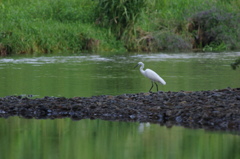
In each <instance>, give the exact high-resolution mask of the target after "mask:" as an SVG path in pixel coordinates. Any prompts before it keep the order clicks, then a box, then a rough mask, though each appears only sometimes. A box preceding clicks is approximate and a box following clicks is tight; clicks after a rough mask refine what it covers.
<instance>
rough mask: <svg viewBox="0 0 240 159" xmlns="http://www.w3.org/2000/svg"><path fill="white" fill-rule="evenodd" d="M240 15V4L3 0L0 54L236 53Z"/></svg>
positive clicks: (236, 1) (212, 0)
mask: <svg viewBox="0 0 240 159" xmlns="http://www.w3.org/2000/svg"><path fill="white" fill-rule="evenodd" d="M120 2H121V3H120ZM130 2H131V3H132V4H135V5H132V4H130ZM142 2H143V3H142ZM143 4H144V5H143ZM104 5H107V6H109V7H107V8H106V7H105V8H104ZM101 7H102V8H101ZM108 8H109V9H108ZM239 11H240V1H239V0H218V1H216V0H170V1H167V0H146V1H139V0H132V1H127V0H122V1H120V0H36V1H31V0H1V1H0V54H1V55H4V53H6V52H7V53H11V54H26V53H27V54H38V53H66V52H67V53H80V52H81V53H91V52H93V53H100V54H101V53H104V52H110V53H112V54H116V53H123V52H127V51H128V52H138V51H140V52H144V51H148V52H158V51H169V50H170V51H182V50H188V51H189V50H190V51H191V50H192V48H194V47H195V48H197V49H201V50H205V51H224V50H237V49H240V14H239ZM100 13H101V14H100ZM196 22H197V23H199V24H200V25H199V26H200V27H201V29H200V30H199V29H195V30H192V31H189V25H190V24H192V23H195V25H196ZM199 31H202V32H204V33H205V34H207V35H205V38H206V39H207V38H210V37H212V36H214V38H213V40H212V41H207V42H205V41H204V40H202V39H200V42H196V37H199ZM197 40H198V41H199V39H197ZM6 50H7V51H6Z"/></svg>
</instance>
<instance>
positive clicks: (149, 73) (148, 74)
mask: <svg viewBox="0 0 240 159" xmlns="http://www.w3.org/2000/svg"><path fill="white" fill-rule="evenodd" d="M137 66H141V67H140V72H141V73H142V74H143V75H144V76H145V77H147V78H149V79H150V80H151V81H152V86H151V88H150V90H149V92H150V91H151V89H152V87H153V82H154V83H155V85H156V87H157V91H158V85H157V83H156V82H159V83H161V84H162V85H165V84H166V82H165V81H164V79H162V78H161V77H160V76H159V75H158V74H157V73H156V72H154V71H153V70H151V69H146V70H145V71H144V70H143V68H144V63H142V62H138V64H137V65H136V66H135V67H137Z"/></svg>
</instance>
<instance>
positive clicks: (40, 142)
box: [0, 117, 240, 159]
mask: <svg viewBox="0 0 240 159" xmlns="http://www.w3.org/2000/svg"><path fill="white" fill-rule="evenodd" d="M139 128H140V127H139V123H135V122H134V123H129V122H109V121H102V120H79V121H72V120H71V119H58V120H50V119H48V120H37V119H22V118H18V117H11V118H9V119H1V120H0V130H1V131H0V144H1V145H4V146H2V147H1V153H0V158H4V159H5V158H6V159H18V158H24V159H25V158H26V159H45V158H46V159H47V158H51V159H66V158H69V159H70V158H71V159H72V158H84V159H93V158H97V159H113V158H114V159H122V158H126V159H130V158H131V159H135V158H138V159H146V158H150V159H159V158H184V159H192V158H195V157H196V154H197V157H198V158H211V159H226V158H231V159H232V158H235V159H237V158H239V157H240V153H239V136H238V135H232V134H227V133H222V132H219V133H218V132H206V131H204V130H201V129H199V130H191V129H185V128H182V127H172V128H166V127H163V126H159V125H157V124H151V125H150V127H147V126H145V127H143V128H142V129H141V131H139ZM206 143H207V144H206ZM222 150H224V151H222ZM12 152H14V153H12ZM149 156H150V157H149ZM169 156H171V157H169Z"/></svg>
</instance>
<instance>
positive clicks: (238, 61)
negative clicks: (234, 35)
mask: <svg viewBox="0 0 240 159" xmlns="http://www.w3.org/2000/svg"><path fill="white" fill-rule="evenodd" d="M239 65H240V58H238V59H236V60H235V62H234V63H231V67H232V69H234V70H236V69H237V68H238V67H239Z"/></svg>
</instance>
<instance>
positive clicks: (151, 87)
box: [149, 81, 153, 92]
mask: <svg viewBox="0 0 240 159" xmlns="http://www.w3.org/2000/svg"><path fill="white" fill-rule="evenodd" d="M152 88H153V81H152V87H151V88H150V89H149V92H151V90H152Z"/></svg>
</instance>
